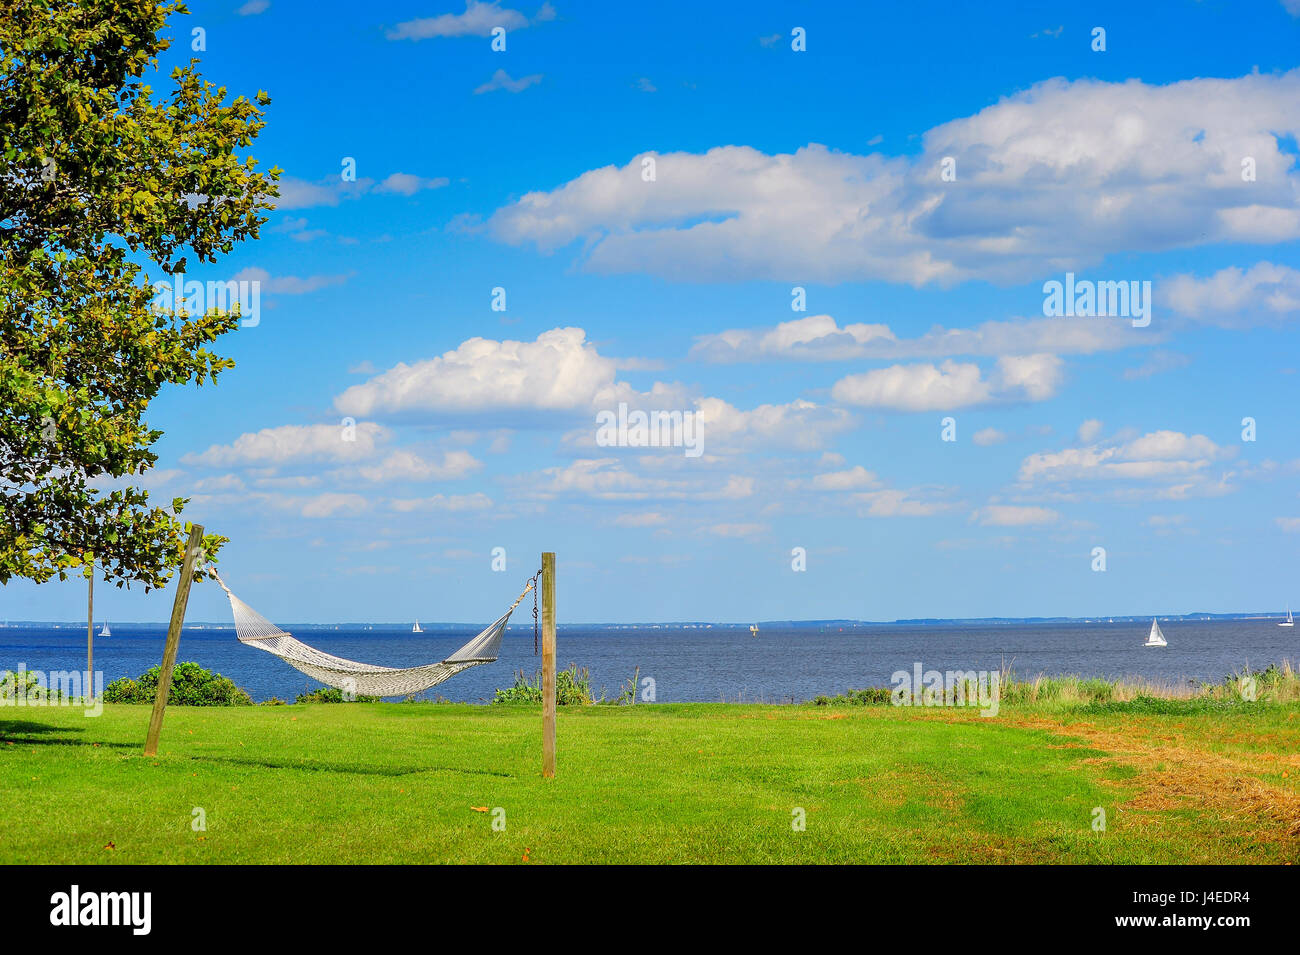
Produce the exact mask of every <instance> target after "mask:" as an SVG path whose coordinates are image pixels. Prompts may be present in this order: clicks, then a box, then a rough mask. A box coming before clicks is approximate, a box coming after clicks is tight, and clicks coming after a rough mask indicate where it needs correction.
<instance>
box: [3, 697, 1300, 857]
mask: <svg viewBox="0 0 1300 955" xmlns="http://www.w3.org/2000/svg"><path fill="white" fill-rule="evenodd" d="M148 721H149V710H148V708H147V707H143V706H109V707H106V708H105V712H104V714H103V715H102V716H100V717H98V718H87V717H85V716H84V715H83V714H82V711H81V710H78V709H69V708H64V707H27V708H12V709H10V708H6V709H3V710H0V862H5V863H14V862H25V863H41V862H61V863H88V862H113V863H160V862H183V863H195V862H222V863H257V862H400V863H425V862H524V861H527V862H606V861H608V862H647V863H649V862H742V863H743V862H755V863H760V862H990V861H994V862H996V861H1007V862H1087V863H1090V862H1098V863H1101V862H1104V863H1111V862H1289V861H1294V860H1295V859H1296V858H1297V856H1298V855H1300V790H1298V789H1297V785H1296V782H1297V777H1298V776H1300V745H1298V744H1300V707H1298V706H1296V705H1294V704H1289V705H1282V704H1278V705H1271V706H1267V707H1255V708H1251V709H1249V710H1242V711H1240V712H1237V711H1228V712H1223V713H1209V714H1195V715H1181V716H1171V715H1149V714H1133V713H1125V712H1115V713H1102V714H1096V713H1084V712H1073V713H1071V712H1064V713H1062V712H1050V711H1046V710H1040V709H1035V708H1032V707H1024V708H1010V707H1004V708H1003V711H1002V713H1001V715H999V716H998V717H996V718H992V719H989V718H981V717H980V716H978V715H977V714H976V713H975V712H973V711H954V710H937V709H931V710H923V709H899V708H894V707H889V706H866V707H860V706H844V707H818V706H813V705H803V706H768V705H736V704H674V705H653V706H651V705H638V706H635V707H604V706H602V707H586V708H581V709H577V708H564V709H562V710H561V712H560V715H559V729H558V737H559V775H558V777H557V778H556V779H554V780H544V779H542V778H541V776H540V772H539V770H540V751H541V716H540V712H539V711H538V710H535V709H532V708H528V707H508V706H504V707H503V706H468V705H456V704H401V703H393V704H360V703H358V704H336V705H328V704H326V705H296V706H280V707H266V706H259V707H234V708H202V709H200V708H184V707H171V708H169V709H168V711H167V720H166V724H165V726H164V728H163V742H162V746H161V747H160V753H159V756H158V757H156V758H153V759H146V758H145V757H144V756H142V755H141V748H142V747H141V744H142V741H143V739H144V735H145V728H146V726H147V725H148ZM1098 806H1100V807H1102V808H1103V809H1104V810H1105V813H1106V829H1105V831H1104V832H1096V831H1094V830H1093V826H1092V823H1093V810H1094V807H1098ZM475 807H478V808H479V809H486V810H487V811H476V809H475ZM196 808H201V809H202V810H203V814H204V816H205V818H206V831H194V829H193V828H192V824H191V823H192V819H193V818H194V811H195V809H196ZM498 808H499V809H503V810H504V830H503V831H497V830H494V828H493V822H494V819H498V820H499V819H500V818H501V814H500V813H495V812H494V810H496V809H498ZM796 809H802V810H803V812H804V814H805V817H806V828H805V829H804V830H803V831H795V829H794V828H793V827H792V820H794V818H795V810H796Z"/></svg>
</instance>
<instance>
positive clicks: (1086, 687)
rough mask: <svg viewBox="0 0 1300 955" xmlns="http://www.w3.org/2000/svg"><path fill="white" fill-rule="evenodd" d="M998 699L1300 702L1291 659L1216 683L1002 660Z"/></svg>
mask: <svg viewBox="0 0 1300 955" xmlns="http://www.w3.org/2000/svg"><path fill="white" fill-rule="evenodd" d="M998 690H999V693H998V698H999V703H1000V704H1001V705H1002V706H1030V707H1042V708H1045V709H1075V708H1079V707H1098V706H1101V707H1114V708H1121V707H1127V705H1129V704H1137V705H1138V706H1139V707H1141V706H1143V705H1145V704H1144V701H1150V700H1163V701H1181V702H1183V703H1186V704H1194V703H1195V704H1210V703H1214V704H1231V703H1251V702H1256V703H1294V702H1296V701H1300V671H1297V670H1296V667H1295V664H1293V663H1292V662H1291V661H1290V660H1283V661H1282V662H1281V663H1272V664H1269V666H1268V667H1267V668H1266V669H1264V670H1260V671H1252V670H1251V669H1250V667H1249V666H1245V667H1243V668H1242V669H1241V670H1239V671H1237V672H1235V673H1229V674H1227V675H1226V676H1224V678H1223V679H1222V680H1221V681H1219V682H1218V683H1205V682H1201V683H1196V682H1192V681H1187V682H1175V681H1167V680H1166V681H1161V680H1144V679H1137V680H1131V679H1120V680H1105V679H1101V678H1099V677H1082V676H1071V675H1066V676H1046V675H1044V674H1041V673H1040V674H1038V675H1037V676H1035V677H1032V678H1021V677H1019V676H1017V675H1016V672H1015V670H1014V669H1013V668H1012V666H1011V665H1010V664H1009V663H1007V662H1006V661H1003V663H1002V666H1001V668H1000V670H999V672H998ZM890 701H891V689H890V688H889V687H869V688H867V689H864V690H849V691H847V692H846V693H842V694H840V695H839V696H831V697H827V696H818V697H816V698H815V699H813V701H812V702H813V703H815V704H817V705H818V706H844V705H859V706H863V705H866V706H871V705H888V704H889V703H890Z"/></svg>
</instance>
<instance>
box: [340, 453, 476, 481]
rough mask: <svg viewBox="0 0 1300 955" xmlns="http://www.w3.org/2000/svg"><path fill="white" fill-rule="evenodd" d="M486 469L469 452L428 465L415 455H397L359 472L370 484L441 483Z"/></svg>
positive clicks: (446, 455) (444, 456) (447, 454)
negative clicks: (372, 482)
mask: <svg viewBox="0 0 1300 955" xmlns="http://www.w3.org/2000/svg"><path fill="white" fill-rule="evenodd" d="M482 467H483V462H482V461H479V460H478V459H476V458H475V457H474V456H473V455H472V454H470V453H469V452H468V451H460V450H455V451H446V452H444V453H443V456H442V461H441V462H435V461H428V460H425V459H424V458H422V457H420V455H418V454H416V453H415V452H413V451H408V450H405V449H402V450H397V451H393V452H392V453H391V454H389V455H388V456H387V457H386V458H384V459H383V460H382V461H380V462H379V463H378V464H376V465H370V466H366V467H362V468H359V469H358V473H359V474H360V475H361V476H362V477H363V478H365V479H366V480H367V481H376V482H379V481H385V482H387V481H438V480H447V479H454V478H463V477H466V476H468V475H470V474H473V473H474V472H475V471H478V470H479V469H481V468H482Z"/></svg>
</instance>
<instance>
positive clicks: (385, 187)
mask: <svg viewBox="0 0 1300 955" xmlns="http://www.w3.org/2000/svg"><path fill="white" fill-rule="evenodd" d="M450 181H451V180H449V179H447V178H446V177H445V176H439V177H437V178H434V179H426V178H424V177H422V176H413V175H411V174H410V173H405V172H395V173H393V174H392V175H390V176H389V177H388V178H387V179H385V180H384V181H383V182H381V183H380V184H379V185H377V186H375V192H391V193H395V194H396V195H399V196H413V195H415V194H416V193H417V192H420V191H421V190H423V189H441V188H442V187H443V186H445V185H447V183H448V182H450Z"/></svg>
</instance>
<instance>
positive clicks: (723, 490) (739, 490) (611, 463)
mask: <svg viewBox="0 0 1300 955" xmlns="http://www.w3.org/2000/svg"><path fill="white" fill-rule="evenodd" d="M520 483H521V486H522V487H525V488H526V489H527V493H529V494H532V495H537V496H542V497H554V496H555V495H560V494H575V495H580V496H585V497H592V498H596V499H598V500H607V501H619V500H627V501H639V500H699V501H721V500H740V499H743V498H747V497H750V496H752V495H753V493H754V479H753V478H752V477H748V476H745V475H738V474H732V475H727V476H725V478H724V477H722V476H719V475H716V474H713V473H704V472H701V471H699V470H698V469H692V471H691V473H689V474H686V475H681V474H678V475H673V476H670V477H663V476H660V475H647V474H641V473H638V472H636V471H633V470H632V469H631V468H630V467H629V466H628V465H627V463H626V462H623V461H619V460H618V459H617V458H580V459H578V460H576V461H573V462H571V463H569V464H567V465H565V466H564V467H555V468H547V469H545V470H543V471H542V472H541V473H540V474H537V475H530V476H526V477H524V478H523V479H521V482H520Z"/></svg>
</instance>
